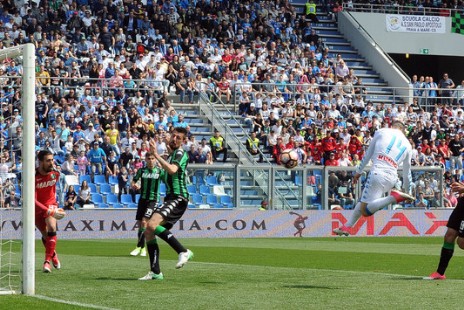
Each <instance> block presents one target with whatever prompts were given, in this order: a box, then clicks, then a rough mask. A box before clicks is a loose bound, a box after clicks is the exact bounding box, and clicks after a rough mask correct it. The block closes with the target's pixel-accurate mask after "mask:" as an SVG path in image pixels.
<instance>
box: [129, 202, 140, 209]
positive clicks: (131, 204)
mask: <svg viewBox="0 0 464 310" xmlns="http://www.w3.org/2000/svg"><path fill="white" fill-rule="evenodd" d="M127 207H128V208H129V209H137V207H138V205H137V204H136V203H130V204H128V205H127Z"/></svg>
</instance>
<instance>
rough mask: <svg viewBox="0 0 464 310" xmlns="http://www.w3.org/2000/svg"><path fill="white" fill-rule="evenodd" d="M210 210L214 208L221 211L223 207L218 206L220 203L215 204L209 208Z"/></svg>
mask: <svg viewBox="0 0 464 310" xmlns="http://www.w3.org/2000/svg"><path fill="white" fill-rule="evenodd" d="M211 207H212V208H215V209H222V208H224V205H222V204H220V203H215V204H214V205H212V206H211Z"/></svg>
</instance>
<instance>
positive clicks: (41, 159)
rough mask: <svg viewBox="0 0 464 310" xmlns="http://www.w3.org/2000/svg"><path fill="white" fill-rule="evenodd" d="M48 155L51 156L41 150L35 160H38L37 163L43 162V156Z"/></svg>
mask: <svg viewBox="0 0 464 310" xmlns="http://www.w3.org/2000/svg"><path fill="white" fill-rule="evenodd" d="M48 155H53V153H52V152H50V151H48V150H41V151H40V152H39V154H37V158H38V159H39V161H43V160H44V158H45V156H48Z"/></svg>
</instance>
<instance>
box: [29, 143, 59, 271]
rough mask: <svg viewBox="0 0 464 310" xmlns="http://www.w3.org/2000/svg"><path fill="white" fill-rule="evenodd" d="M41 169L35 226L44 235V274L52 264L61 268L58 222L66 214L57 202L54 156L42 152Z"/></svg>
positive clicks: (37, 188)
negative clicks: (57, 249) (57, 245)
mask: <svg viewBox="0 0 464 310" xmlns="http://www.w3.org/2000/svg"><path fill="white" fill-rule="evenodd" d="M37 158H38V159H39V167H38V168H37V170H36V173H35V226H36V227H37V229H39V230H40V232H41V233H42V242H43V244H44V246H45V262H44V265H43V272H46V273H49V272H51V271H52V270H51V266H50V262H52V264H53V266H54V267H55V268H56V269H60V268H61V264H60V261H59V259H58V255H57V254H56V251H55V248H56V220H59V219H62V218H63V217H64V216H65V215H66V213H65V212H64V211H63V209H61V208H58V202H57V201H56V183H57V182H58V181H59V179H60V173H59V172H58V171H56V170H55V166H54V163H53V154H52V153H51V152H50V151H40V152H39V154H38V155H37Z"/></svg>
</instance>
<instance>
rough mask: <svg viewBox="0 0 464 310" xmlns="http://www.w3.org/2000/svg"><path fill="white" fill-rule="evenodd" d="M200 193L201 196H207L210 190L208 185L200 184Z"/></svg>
mask: <svg viewBox="0 0 464 310" xmlns="http://www.w3.org/2000/svg"><path fill="white" fill-rule="evenodd" d="M200 194H201V195H203V196H207V195H209V194H211V190H210V188H209V186H208V185H200Z"/></svg>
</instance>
